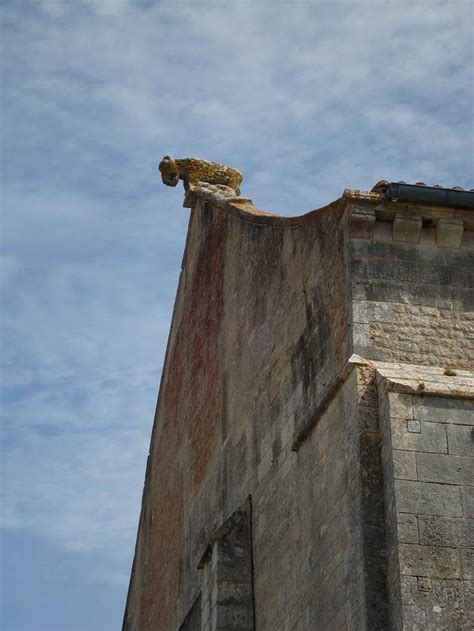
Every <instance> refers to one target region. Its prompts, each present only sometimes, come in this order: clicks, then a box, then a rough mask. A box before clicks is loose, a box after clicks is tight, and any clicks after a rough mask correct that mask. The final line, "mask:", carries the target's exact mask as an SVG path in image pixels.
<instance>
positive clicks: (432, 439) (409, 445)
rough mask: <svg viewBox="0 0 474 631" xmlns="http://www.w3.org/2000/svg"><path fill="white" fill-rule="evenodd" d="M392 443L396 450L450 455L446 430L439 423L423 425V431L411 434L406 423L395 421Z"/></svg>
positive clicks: (399, 420)
mask: <svg viewBox="0 0 474 631" xmlns="http://www.w3.org/2000/svg"><path fill="white" fill-rule="evenodd" d="M392 443H393V447H394V448H395V449H405V450H408V451H427V452H433V453H438V454H446V453H448V443H447V439H446V428H445V427H444V426H443V425H441V424H439V423H422V424H421V431H420V433H418V432H410V431H409V430H408V427H407V422H406V421H404V420H401V419H394V421H393V424H392Z"/></svg>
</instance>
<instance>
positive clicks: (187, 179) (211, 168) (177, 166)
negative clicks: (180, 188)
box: [158, 156, 243, 195]
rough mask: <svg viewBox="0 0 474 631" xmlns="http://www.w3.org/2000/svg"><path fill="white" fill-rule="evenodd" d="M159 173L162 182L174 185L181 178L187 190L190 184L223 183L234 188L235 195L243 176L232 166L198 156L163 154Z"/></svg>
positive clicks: (238, 190) (238, 192) (238, 193)
mask: <svg viewBox="0 0 474 631" xmlns="http://www.w3.org/2000/svg"><path fill="white" fill-rule="evenodd" d="M158 169H159V171H160V173H161V179H162V180H163V184H166V185H167V186H176V184H177V183H178V181H179V180H183V182H184V188H185V189H186V190H187V189H188V187H189V185H190V184H194V185H196V184H199V182H206V183H207V184H223V185H225V186H229V187H230V188H232V189H234V190H235V194H236V195H240V189H239V185H240V183H241V182H242V179H243V176H242V173H241V172H240V171H237V169H233V168H232V167H228V166H225V165H224V164H218V163H217V162H209V161H208V160H201V159H199V158H182V159H180V158H176V159H174V158H172V157H171V156H165V157H164V158H163V160H162V161H161V162H160V164H159V167H158Z"/></svg>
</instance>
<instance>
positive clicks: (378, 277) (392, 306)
mask: <svg viewBox="0 0 474 631" xmlns="http://www.w3.org/2000/svg"><path fill="white" fill-rule="evenodd" d="M364 213H365V214H364ZM364 213H363V212H362V209H361V208H359V209H357V217H359V221H358V222H357V223H356V225H355V226H353V230H352V234H353V238H352V239H351V272H352V297H353V318H354V350H355V352H356V353H358V354H359V355H363V356H365V357H370V358H372V359H379V360H387V361H389V360H391V361H400V362H408V363H414V364H425V365H454V366H457V367H458V368H466V369H469V368H472V366H473V365H474V314H473V309H474V247H473V246H474V243H473V241H472V239H471V238H470V237H471V235H472V234H473V233H472V232H470V231H468V230H467V228H472V218H471V217H470V215H468V214H467V213H466V217H467V220H469V221H467V220H466V221H465V222H464V223H466V229H465V230H463V221H462V220H461V219H459V218H456V220H454V219H448V220H449V221H456V222H457V223H456V224H455V227H456V229H457V230H458V233H459V234H458V237H459V238H458V239H457V240H456V241H452V240H449V239H448V240H446V239H445V240H443V238H442V236H444V233H443V232H442V231H440V230H439V229H438V230H437V228H438V225H439V224H442V222H443V221H446V220H443V219H440V217H443V211H442V210H437V211H429V210H426V211H425V215H426V219H422V217H423V216H424V215H423V212H422V211H418V210H417V209H413V210H412V214H413V219H414V220H416V221H412V220H408V219H405V220H404V221H405V223H409V224H415V227H412V226H410V230H408V229H407V230H405V231H401V230H400V229H397V216H396V215H395V216H392V218H391V221H380V220H378V219H377V218H376V211H375V210H373V209H370V208H366V209H365V210H364ZM385 213H386V214H385V215H382V216H383V217H384V218H385V219H387V211H385ZM444 214H445V215H446V216H448V218H449V216H450V215H452V212H450V211H449V210H448V209H446V210H445V211H444ZM392 215H393V211H392ZM458 215H459V216H462V213H458ZM361 217H363V218H364V220H365V223H364V222H362V221H361V219H360V218H361ZM388 217H390V215H388ZM435 220H437V221H438V223H437V224H436V228H435V227H434V225H433V223H434V222H435ZM361 223H362V225H365V227H366V229H365V230H361V229H360V226H361ZM424 223H427V224H428V225H427V226H426V227H423V224H424ZM367 224H368V225H369V227H370V229H368V228H367ZM449 225H451V224H449ZM459 230H460V231H461V232H459ZM440 232H441V237H440V236H439V233H440Z"/></svg>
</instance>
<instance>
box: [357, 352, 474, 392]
mask: <svg viewBox="0 0 474 631" xmlns="http://www.w3.org/2000/svg"><path fill="white" fill-rule="evenodd" d="M349 362H350V363H352V364H356V365H359V366H366V367H368V368H371V369H372V370H374V371H375V372H376V373H377V381H378V383H383V384H384V385H385V388H386V391H387V392H400V393H404V394H417V395H420V394H429V395H433V396H440V397H455V398H458V399H474V373H472V372H470V371H468V370H452V371H451V370H449V369H446V368H443V367H438V366H436V367H434V366H422V365H418V364H401V363H396V362H382V361H374V360H370V359H366V358H365V357H361V356H360V355H352V357H351V358H350V359H349ZM446 372H449V373H451V372H455V373H456V374H446Z"/></svg>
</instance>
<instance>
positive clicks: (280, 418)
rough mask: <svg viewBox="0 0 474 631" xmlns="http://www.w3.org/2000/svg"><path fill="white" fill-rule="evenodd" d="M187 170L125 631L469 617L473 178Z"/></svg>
mask: <svg viewBox="0 0 474 631" xmlns="http://www.w3.org/2000/svg"><path fill="white" fill-rule="evenodd" d="M176 177H177V176H176ZM176 181H177V180H176ZM208 181H209V180H208ZM185 183H186V191H187V193H186V199H185V205H186V206H189V207H191V208H192V210H191V218H190V223H189V231H188V237H187V243H186V250H185V253H184V258H183V265H182V272H181V278H180V282H179V287H178V291H177V296H176V303H175V308H174V314H173V320H172V325H171V331H170V337H169V342H168V349H167V355H166V362H165V367H164V371H163V377H162V382H161V387H160V394H159V399H158V406H157V411H156V416H155V421H154V426H153V434H152V439H151V446H150V454H149V457H148V463H147V470H146V478H145V486H144V490H143V501H142V509H141V516H140V524H139V530H138V537H137V544H136V551H135V559H134V563H133V570H132V576H131V581H130V588H129V593H128V600H127V606H126V611H125V618H124V627H123V628H124V630H125V631H253V630H255V629H257V630H258V631H313V630H314V631H343V630H353V631H377V630H397V631H398V630H403V631H408V630H409V629H410V630H419V629H420V630H425V629H430V630H433V631H434V630H436V631H439V630H442V629H449V630H450V631H454V630H457V629H466V630H467V629H471V628H473V625H474V623H473V618H472V616H473V591H472V582H471V581H472V579H473V572H474V569H473V556H474V553H473V546H474V537H473V534H474V533H473V518H474V488H473V485H474V466H473V464H474V460H473V444H474V442H473V431H474V430H473V425H474V378H473V373H472V372H470V371H472V370H473V366H474V314H473V311H472V308H473V305H474V281H473V278H474V276H473V272H474V192H465V191H461V190H455V189H443V188H439V187H428V186H424V185H423V186H422V185H415V186H412V185H407V184H402V183H396V184H395V183H388V182H381V183H379V184H378V185H376V186H375V187H374V190H373V191H372V192H362V191H355V190H346V191H345V192H344V194H343V195H342V197H341V198H340V199H338V200H336V201H335V202H333V203H332V204H330V205H329V206H326V207H324V208H321V209H319V210H315V211H312V212H310V213H308V214H305V215H303V216H301V217H291V218H288V217H277V216H274V215H271V214H267V213H264V212H261V211H259V210H257V209H256V208H255V207H254V206H253V204H252V202H251V201H250V200H248V199H243V198H241V197H238V196H236V194H235V191H232V190H230V189H227V187H225V186H222V185H220V184H212V183H210V184H209V183H208V184H202V185H201V184H199V183H198V184H194V183H190V182H189V181H188V182H186V178H185Z"/></svg>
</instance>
